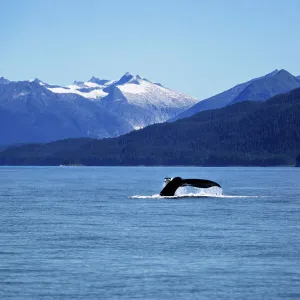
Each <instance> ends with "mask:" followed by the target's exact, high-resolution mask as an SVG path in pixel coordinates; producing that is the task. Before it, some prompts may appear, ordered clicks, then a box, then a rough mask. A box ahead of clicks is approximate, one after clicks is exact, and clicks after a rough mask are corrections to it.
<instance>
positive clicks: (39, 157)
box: [0, 88, 300, 166]
mask: <svg viewBox="0 0 300 300" xmlns="http://www.w3.org/2000/svg"><path fill="white" fill-rule="evenodd" d="M299 116H300V88H298V89H295V90H293V91H291V92H289V93H286V94H282V95H277V96H275V97H273V98H271V99H270V100H267V101H264V102H263V101H243V102H237V103H234V104H232V105H228V106H226V107H223V108H220V109H214V110H206V111H202V112H200V113H198V114H196V115H194V116H192V117H190V118H185V119H181V120H178V121H175V122H171V123H168V122H165V123H162V124H154V125H150V126H147V127H146V128H144V129H141V130H137V131H133V132H131V133H128V134H125V135H123V136H120V137H117V138H111V139H102V140H95V139H67V140H62V141H57V142H52V143H48V144H31V145H24V146H18V147H9V148H7V149H5V150H4V151H2V152H0V164H2V165H3V164H4V165H5V164H8V165H60V164H84V165H206V166H228V165H262V166H268V165H288V164H294V163H295V158H296V156H297V155H298V154H299V149H300V121H299V120H300V117H299ZM298 161H299V157H298Z"/></svg>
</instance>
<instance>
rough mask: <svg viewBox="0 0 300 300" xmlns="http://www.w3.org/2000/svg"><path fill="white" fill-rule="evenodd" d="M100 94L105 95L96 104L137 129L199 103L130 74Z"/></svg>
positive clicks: (158, 121)
mask: <svg viewBox="0 0 300 300" xmlns="http://www.w3.org/2000/svg"><path fill="white" fill-rule="evenodd" d="M103 91H104V92H107V93H108V94H107V95H106V96H105V97H103V98H102V99H101V101H99V104H100V105H101V106H104V107H105V108H107V109H108V110H110V111H112V112H114V113H115V114H117V115H118V116H121V117H122V118H124V119H125V120H126V121H127V122H129V123H130V124H131V125H132V126H133V127H134V128H136V129H137V128H142V127H145V126H147V125H150V124H153V123H161V122H165V121H166V120H168V119H169V118H171V117H173V116H176V115H177V114H179V113H181V112H182V111H184V110H185V109H187V108H189V107H191V106H192V105H194V104H195V103H197V102H198V100H197V99H195V98H192V97H189V96H187V95H185V94H181V93H177V92H174V91H172V90H170V89H167V88H165V87H163V86H161V85H158V84H155V83H152V82H151V81H149V80H147V79H145V78H142V77H141V76H139V75H136V76H133V75H131V74H129V73H126V74H125V75H124V76H122V77H121V79H120V80H119V81H117V82H115V83H113V84H111V85H109V86H108V87H107V88H105V89H103Z"/></svg>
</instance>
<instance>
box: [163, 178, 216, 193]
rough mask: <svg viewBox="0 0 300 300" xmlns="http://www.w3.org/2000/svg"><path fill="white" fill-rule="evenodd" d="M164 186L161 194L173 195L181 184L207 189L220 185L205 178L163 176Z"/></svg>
mask: <svg viewBox="0 0 300 300" xmlns="http://www.w3.org/2000/svg"><path fill="white" fill-rule="evenodd" d="M164 181H165V182H167V184H166V186H165V187H164V188H163V189H162V191H161V192H160V195H161V196H174V194H175V192H176V190H177V189H178V188H179V187H181V186H192V187H196V188H202V189H207V188H210V187H213V186H217V187H219V188H220V187H221V186H220V185H219V184H218V183H216V182H214V181H211V180H206V179H182V178H181V177H175V178H165V180H164Z"/></svg>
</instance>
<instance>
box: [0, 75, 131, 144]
mask: <svg viewBox="0 0 300 300" xmlns="http://www.w3.org/2000/svg"><path fill="white" fill-rule="evenodd" d="M46 86H48V85H46V84H44V83H42V82H41V81H39V80H34V81H31V82H30V81H20V82H11V83H8V84H0V145H7V144H13V143H29V142H48V141H54V140H58V139H66V138H74V137H93V138H103V137H113V136H118V135H121V134H124V133H127V132H129V131H131V130H133V127H132V126H131V125H130V124H129V123H127V122H126V121H125V120H124V119H122V118H120V117H118V116H117V115H115V114H113V113H111V112H110V111H108V110H107V109H105V108H104V107H101V106H99V105H98V104H97V103H95V102H94V101H91V100H87V99H86V98H84V97H82V96H80V95H77V94H59V93H57V94H55V93H53V92H51V91H50V90H49V89H48V88H46Z"/></svg>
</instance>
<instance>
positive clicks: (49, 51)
mask: <svg viewBox="0 0 300 300" xmlns="http://www.w3.org/2000/svg"><path fill="white" fill-rule="evenodd" d="M0 4H1V5H0V38H1V44H0V57H1V61H0V62H1V63H0V77H1V76H4V77H6V78H8V79H10V80H25V79H33V78H35V77H37V78H40V79H41V80H44V81H46V82H48V83H56V84H62V85H64V84H69V83H71V82H73V81H74V80H88V79H89V78H90V77H92V76H93V75H94V76H97V77H100V78H103V79H116V78H118V77H120V76H121V75H122V74H123V73H125V72H127V71H129V72H130V73H133V74H139V75H141V76H142V77H146V78H148V79H149V80H152V81H155V82H160V83H162V84H163V85H165V86H167V87H170V88H172V89H175V90H177V91H180V92H185V93H187V94H190V95H192V96H196V97H198V98H200V99H202V98H205V97H208V96H212V95H214V94H216V93H218V92H220V91H223V90H225V89H228V88H230V87H232V86H233V85H235V84H238V83H240V82H243V81H246V80H248V79H251V78H253V77H257V76H261V75H263V74H265V73H268V72H271V71H272V70H274V69H282V68H283V69H286V70H288V71H289V72H291V73H292V74H294V75H300V39H299V32H300V22H299V13H300V0H280V1H278V0H205V1H204V0H105V1H102V0H85V1H82V0H81V1H77V0H0Z"/></svg>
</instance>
